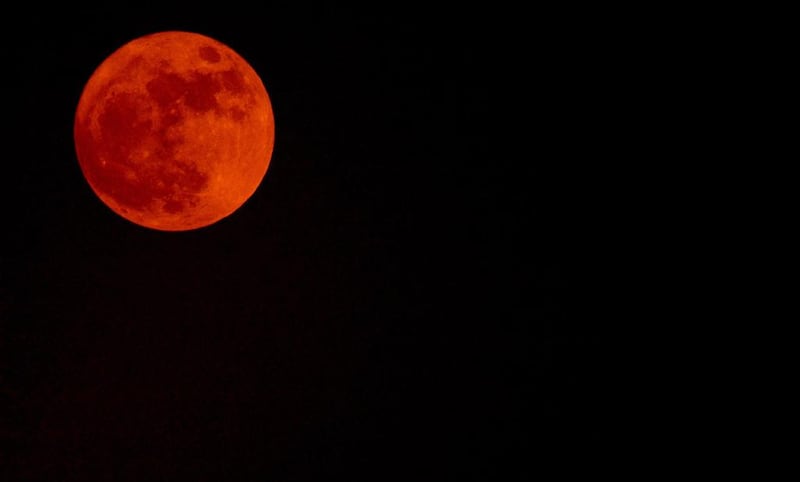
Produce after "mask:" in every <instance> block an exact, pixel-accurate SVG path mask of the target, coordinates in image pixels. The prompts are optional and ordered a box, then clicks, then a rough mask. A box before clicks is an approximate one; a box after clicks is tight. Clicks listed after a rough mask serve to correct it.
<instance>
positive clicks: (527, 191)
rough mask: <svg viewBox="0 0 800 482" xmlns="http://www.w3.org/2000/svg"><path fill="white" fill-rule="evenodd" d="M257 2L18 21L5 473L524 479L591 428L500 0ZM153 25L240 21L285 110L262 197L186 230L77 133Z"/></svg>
mask: <svg viewBox="0 0 800 482" xmlns="http://www.w3.org/2000/svg"><path fill="white" fill-rule="evenodd" d="M259 8H260V9H259V10H252V7H247V6H241V5H234V4H229V3H227V2H226V3H225V4H221V5H218V6H216V7H214V8H213V9H208V10H203V9H202V8H201V7H199V6H197V5H195V6H193V7H191V8H166V7H164V6H160V7H158V8H145V7H143V6H137V5H129V6H127V7H125V6H120V5H116V4H115V6H113V7H105V8H100V9H69V10H66V9H65V10H64V11H63V12H53V11H51V10H47V11H43V12H36V11H34V9H32V8H28V9H23V10H20V11H19V12H20V13H18V14H15V15H10V16H8V17H7V18H6V19H5V20H4V21H3V22H4V27H5V29H4V37H6V36H7V38H4V40H3V46H2V47H1V49H2V50H1V51H2V55H3V59H2V65H3V66H4V72H5V73H4V77H3V82H4V83H7V86H6V88H5V89H4V97H5V102H7V104H6V106H5V111H6V116H5V117H6V119H7V121H8V122H9V126H8V127H6V129H5V131H6V134H7V135H8V137H7V139H6V141H5V143H4V146H5V154H4V162H3V179H2V187H3V192H2V195H3V204H2V205H3V212H4V220H3V227H2V258H1V259H0V260H1V261H2V264H1V265H0V277H1V278H0V282H1V283H2V284H0V289H2V291H0V408H1V409H2V412H0V422H2V425H0V441H2V452H0V465H2V469H3V471H4V472H5V473H7V474H8V476H7V477H6V478H4V479H3V480H48V481H52V480H114V481H129V480H130V481H156V480H165V481H175V480H193V481H201V480H230V481H240V480H241V481H249V480H332V478H333V479H334V480H336V479H341V480H374V481H388V480H440V479H441V478H442V477H446V476H458V477H460V478H459V479H458V480H463V479H464V478H475V479H478V480H526V479H527V478H529V477H530V476H531V475H532V474H533V473H534V472H535V471H536V470H539V469H538V468H539V467H541V466H542V464H543V463H545V462H546V461H548V460H552V457H553V456H554V455H555V456H561V455H564V456H566V457H567V458H569V457H570V456H576V455H577V454H579V453H586V452H590V451H591V450H592V448H593V447H594V446H595V445H596V444H599V443H601V438H602V433H601V430H600V428H601V424H600V420H602V416H601V413H600V409H599V408H598V403H599V402H598V399H602V395H601V393H602V392H601V391H600V390H599V388H598V387H599V386H600V385H599V383H598V378H599V373H598V370H599V369H598V368H597V360H596V359H593V358H592V357H593V356H594V355H596V354H597V346H598V339H599V338H598V333H599V330H597V329H596V328H591V326H592V323H593V322H596V320H587V319H582V318H581V317H580V316H579V315H578V313H577V310H576V309H575V307H576V306H578V305H580V304H581V303H582V301H581V300H580V299H576V298H577V295H575V293H576V292H577V291H576V290H577V287H576V286H575V281H574V280H573V278H572V277H571V276H572V275H573V273H574V270H573V268H574V265H575V263H574V261H572V256H573V255H575V253H572V252H571V251H570V250H571V249H572V247H573V246H574V245H573V244H571V243H570V239H569V238H568V237H567V236H566V235H565V234H564V231H563V230H564V228H566V227H568V225H569V221H565V220H564V219H563V216H562V215H563V214H564V213H565V212H566V211H567V208H566V207H565V206H567V205H569V204H570V202H572V201H570V200H569V197H568V196H567V195H566V194H564V192H563V191H562V190H561V188H563V187H564V185H563V183H562V182H561V181H559V180H558V179H557V178H556V177H555V175H554V173H555V172H560V169H558V168H555V169H554V166H555V165H556V164H558V163H559V162H562V161H563V159H562V158H561V157H559V154H558V153H559V152H563V151H562V150H558V149H557V150H552V149H551V148H550V147H548V146H549V145H550V144H549V142H550V141H551V140H552V137H553V135H554V133H555V132H556V131H557V124H558V122H557V119H551V120H552V122H549V124H548V125H550V130H547V129H543V128H542V125H541V124H540V121H541V119H538V118H537V116H538V117H543V116H544V117H546V115H545V114H543V113H542V112H543V111H542V110H539V111H527V110H524V109H522V108H520V109H519V110H518V111H517V112H516V113H512V114H508V115H503V116H500V115H499V114H496V113H495V110H494V107H495V104H496V103H498V102H508V96H507V95H503V94H507V91H508V90H509V89H513V88H515V87H517V85H516V84H515V83H513V81H512V79H511V77H513V74H511V69H506V68H504V62H505V59H506V58H507V55H506V54H508V52H509V51H510V50H511V49H512V47H513V48H514V49H515V51H517V50H516V47H518V45H516V44H514V45H512V43H511V41H510V40H508V42H509V43H504V40H502V39H501V38H498V37H497V36H496V35H497V34H496V32H497V31H498V30H499V31H501V32H502V31H503V28H504V26H503V23H502V21H500V19H501V18H502V16H500V17H498V16H494V17H491V16H488V14H487V12H482V11H470V12H467V11H458V12H445V13H444V14H436V15H434V14H433V13H432V12H427V11H424V10H415V11H410V8H409V7H399V6H398V7H397V8H396V9H390V8H388V7H382V8H381V10H380V11H378V10H377V9H372V10H370V9H369V8H366V9H354V10H343V9H336V8H323V9H311V8H300V7H294V8H287V7H273V6H261V7H259ZM508 15H509V16H511V17H513V16H514V14H513V13H509V14H508ZM161 30H187V31H194V32H198V33H202V34H205V35H208V36H211V37H213V38H216V39H217V40H220V41H222V42H224V43H226V44H228V45H229V46H231V47H232V48H233V49H234V50H236V51H237V52H239V53H240V54H241V55H242V56H243V57H244V58H245V59H247V60H248V61H249V62H250V63H251V65H252V66H253V67H254V68H255V70H256V71H257V72H259V74H260V75H261V77H262V80H263V81H264V84H265V85H266V87H267V90H268V92H269V94H270V97H271V100H272V104H273V109H274V112H275V123H276V143H275V150H274V153H273V156H272V161H271V164H270V168H269V171H268V172H267V175H266V177H265V179H264V181H263V183H262V184H261V186H260V187H259V189H258V190H257V192H256V193H255V194H254V196H253V197H252V198H251V199H250V200H248V202H247V203H245V204H244V205H243V206H242V208H241V209H240V210H238V211H237V212H235V213H234V214H233V215H231V216H229V217H228V218H226V219H223V220H222V221H220V222H218V223H217V224H215V225H212V226H209V227H207V228H203V229H200V230H196V231H191V232H184V233H163V232H158V231H153V230H148V229H146V228H141V227H139V226H136V225H133V224H131V223H129V222H128V221H126V220H124V219H122V218H120V217H118V216H116V215H115V214H113V213H112V212H111V211H110V210H109V209H108V208H106V207H105V206H104V205H103V204H102V203H101V202H100V201H99V200H98V199H97V198H96V197H95V196H94V194H93V193H92V191H91V189H90V188H89V186H88V184H87V183H86V182H85V180H84V178H83V177H82V174H81V172H80V168H79V166H78V163H77V159H76V157H75V154H74V146H73V143H72V121H73V115H74V110H75V107H76V105H77V102H78V99H79V96H80V93H81V90H82V87H83V85H84V83H85V82H86V81H87V80H88V78H89V76H90V75H91V73H92V71H93V70H94V68H95V67H96V66H97V65H98V64H99V63H100V62H101V61H102V60H103V59H104V58H105V57H106V56H108V55H109V54H111V53H112V52H113V51H114V50H115V49H116V48H118V47H120V46H121V45H122V44H124V43H125V42H127V41H129V40H132V39H133V38H136V37H138V36H140V35H144V34H147V33H152V32H156V31H161ZM523 37H524V35H523ZM554 42H555V41H553V40H551V42H550V44H549V45H550V47H548V48H549V49H552V46H553V43H554ZM540 47H541V45H540ZM544 50H547V49H544ZM519 52H520V53H519V54H518V55H516V56H510V61H511V62H513V64H514V65H515V69H514V70H516V67H520V66H521V67H522V68H523V69H534V72H535V76H538V77H540V78H546V77H547V76H548V75H550V74H552V70H551V67H550V66H549V65H545V64H544V63H543V61H542V59H541V51H540V50H526V49H522V50H519ZM537 59H538V60H537ZM498 79H499V80H500V81H499V82H498ZM550 82H552V84H556V83H557V82H556V81H550ZM548 85H551V84H548ZM551 87H552V85H551ZM524 90H525V92H526V94H532V95H536V96H538V98H539V102H538V103H537V104H538V105H539V108H540V109H541V108H544V107H545V106H547V105H549V104H548V103H549V102H550V101H551V100H552V97H554V96H557V95H556V94H555V93H554V92H553V91H552V90H549V88H548V87H543V86H542V85H541V84H540V85H538V86H537V85H535V84H530V85H526V86H525V87H524ZM521 95H522V94H521ZM513 97H514V96H512V99H513ZM501 98H502V99H504V100H502V101H500V100H499V99H501ZM516 100H521V97H520V98H516ZM505 107H508V106H505ZM511 110H514V109H513V108H512V109H511ZM509 116H513V117H509ZM545 120H547V119H545ZM510 124H513V125H516V126H518V128H512V127H511V126H510ZM529 124H530V128H529V127H528V125H529ZM554 125H555V126H556V127H553V126H554ZM512 132H513V134H512ZM490 133H493V134H497V133H499V134H500V136H499V137H495V136H493V135H490ZM511 137H516V138H517V140H519V139H522V140H523V145H524V148H523V149H522V150H520V151H516V152H513V151H512V152H510V153H509V152H508V151H507V150H505V149H503V148H504V147H505V146H506V145H508V144H510V143H511V139H510V138H511ZM501 473H505V475H503V476H500V475H499V474H501Z"/></svg>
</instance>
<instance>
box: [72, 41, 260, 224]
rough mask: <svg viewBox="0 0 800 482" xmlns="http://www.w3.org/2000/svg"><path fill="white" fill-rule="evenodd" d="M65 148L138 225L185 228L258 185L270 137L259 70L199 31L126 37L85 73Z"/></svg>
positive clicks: (111, 203) (235, 205) (101, 193)
mask: <svg viewBox="0 0 800 482" xmlns="http://www.w3.org/2000/svg"><path fill="white" fill-rule="evenodd" d="M74 139H75V150H76V154H77V157H78V162H79V164H80V168H81V171H82V173H83V175H84V177H85V178H86V180H87V181H88V183H89V186H90V187H91V188H92V190H93V191H94V193H95V194H96V195H97V197H99V198H100V200H101V201H102V202H103V203H104V204H105V205H106V206H108V207H109V208H111V210H112V211H114V212H115V213H117V214H119V215H120V216H122V217H123V218H125V219H127V220H129V221H131V222H133V223H136V224H138V225H140V226H144V227H147V228H152V229H156V230H161V231H187V230H192V229H197V228H201V227H205V226H208V225H211V224H213V223H216V222H217V221H219V220H220V219H222V218H225V217H227V216H229V215H230V214H232V213H233V212H234V211H236V210H237V209H239V207H241V206H242V205H243V204H244V203H245V201H247V200H248V199H249V198H250V197H251V196H252V195H253V193H254V192H255V191H256V189H257V188H258V186H259V185H260V184H261V182H262V180H263V178H264V176H265V174H266V172H267V168H268V167H269V162H270V158H271V156H272V150H273V145H274V139H275V122H274V117H273V112H272V104H271V103H270V98H269V95H268V94H267V90H266V88H265V87H264V84H263V82H262V81H261V78H260V77H259V75H258V74H257V73H256V71H255V70H254V69H253V68H252V67H251V66H250V64H248V63H247V61H245V60H244V58H242V57H241V56H240V55H239V54H237V53H236V52H235V51H234V50H233V49H231V48H230V47H228V46H227V45H225V44H223V43H221V42H220V41H218V40H215V39H212V38H210V37H207V36H205V35H201V34H197V33H192V32H182V31H167V32H158V33H153V34H150V35H145V36H142V37H139V38H136V39H134V40H132V41H130V42H128V43H126V44H125V45H123V46H122V47H120V48H119V49H117V50H116V51H114V52H113V53H112V54H111V55H110V56H108V57H107V58H106V59H105V60H104V61H103V62H102V63H101V64H100V65H99V66H98V67H97V69H96V70H95V71H94V73H93V74H92V75H91V77H90V78H89V80H88V81H87V83H86V85H85V87H84V89H83V92H82V93H81V96H80V100H79V102H78V106H77V109H76V112H75V125H74Z"/></svg>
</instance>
